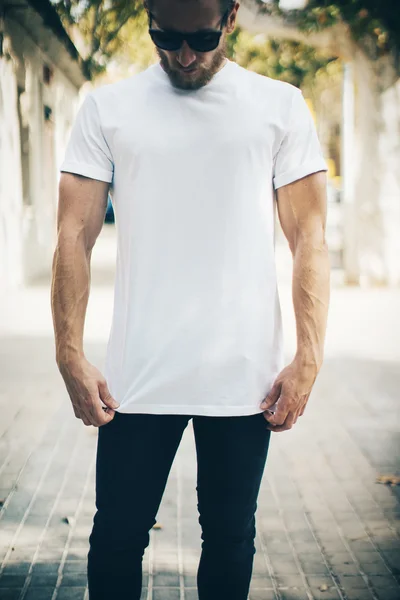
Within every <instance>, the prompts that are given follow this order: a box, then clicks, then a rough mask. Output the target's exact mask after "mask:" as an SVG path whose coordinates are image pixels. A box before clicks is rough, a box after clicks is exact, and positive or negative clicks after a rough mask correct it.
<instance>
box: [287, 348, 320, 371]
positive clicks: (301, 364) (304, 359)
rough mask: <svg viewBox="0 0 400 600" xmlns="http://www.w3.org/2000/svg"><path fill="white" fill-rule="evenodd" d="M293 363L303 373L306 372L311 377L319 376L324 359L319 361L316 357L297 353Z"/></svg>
mask: <svg viewBox="0 0 400 600" xmlns="http://www.w3.org/2000/svg"><path fill="white" fill-rule="evenodd" d="M293 362H294V363H295V364H296V366H297V367H298V368H299V369H301V370H302V371H306V372H307V373H309V374H310V375H317V374H318V372H319V370H320V368H321V365H322V358H321V359H320V360H319V359H318V358H317V357H315V356H310V355H307V354H305V353H302V352H297V353H296V355H295V357H294V361H293Z"/></svg>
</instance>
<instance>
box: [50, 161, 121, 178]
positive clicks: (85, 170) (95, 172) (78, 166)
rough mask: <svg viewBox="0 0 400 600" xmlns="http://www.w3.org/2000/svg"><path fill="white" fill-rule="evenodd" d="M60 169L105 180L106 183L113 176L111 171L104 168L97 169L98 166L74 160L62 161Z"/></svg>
mask: <svg viewBox="0 0 400 600" xmlns="http://www.w3.org/2000/svg"><path fill="white" fill-rule="evenodd" d="M60 171H65V172H67V173H76V174H77V175H83V176H84V177H90V178H91V179H98V180H99V181H105V182H106V183H111V181H112V178H113V173H112V171H106V169H99V167H93V166H92V165H86V164H82V163H76V162H64V163H63V164H62V165H61V168H60Z"/></svg>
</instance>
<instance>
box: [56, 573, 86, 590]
mask: <svg viewBox="0 0 400 600" xmlns="http://www.w3.org/2000/svg"><path fill="white" fill-rule="evenodd" d="M86 585H87V575H86V573H81V572H77V573H64V574H63V578H62V580H61V587H82V586H86Z"/></svg>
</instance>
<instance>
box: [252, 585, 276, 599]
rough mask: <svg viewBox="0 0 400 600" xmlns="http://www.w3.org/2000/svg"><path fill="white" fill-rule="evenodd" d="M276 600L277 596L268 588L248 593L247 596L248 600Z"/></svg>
mask: <svg viewBox="0 0 400 600" xmlns="http://www.w3.org/2000/svg"><path fill="white" fill-rule="evenodd" d="M277 598H278V596H276V595H275V593H274V591H273V590H271V589H269V588H265V589H260V590H254V591H250V594H249V599H250V600H277Z"/></svg>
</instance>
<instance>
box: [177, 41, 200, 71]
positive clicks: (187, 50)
mask: <svg viewBox="0 0 400 600" xmlns="http://www.w3.org/2000/svg"><path fill="white" fill-rule="evenodd" d="M177 60H178V62H179V64H180V65H182V67H183V68H184V69H187V67H190V65H191V64H192V63H194V61H195V60H196V53H195V52H193V50H192V49H191V47H190V46H189V45H188V43H187V41H186V40H184V42H183V44H182V46H181V48H180V49H179V50H178V55H177Z"/></svg>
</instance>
